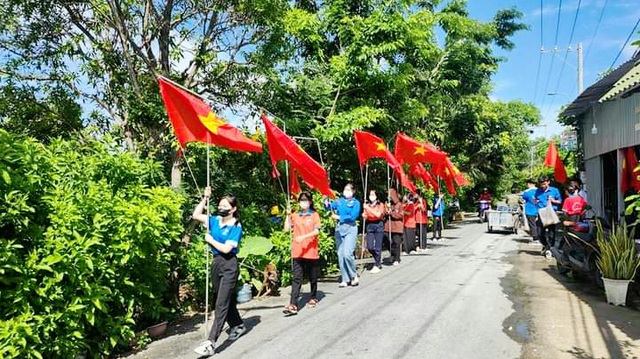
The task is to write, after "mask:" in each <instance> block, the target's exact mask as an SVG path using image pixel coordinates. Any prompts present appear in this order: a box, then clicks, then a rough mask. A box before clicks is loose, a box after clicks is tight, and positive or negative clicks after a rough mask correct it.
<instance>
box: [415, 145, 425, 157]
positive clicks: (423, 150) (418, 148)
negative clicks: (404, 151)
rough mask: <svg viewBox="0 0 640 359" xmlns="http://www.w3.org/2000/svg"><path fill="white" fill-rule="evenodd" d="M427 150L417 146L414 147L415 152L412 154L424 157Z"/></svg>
mask: <svg viewBox="0 0 640 359" xmlns="http://www.w3.org/2000/svg"><path fill="white" fill-rule="evenodd" d="M426 151H427V149H426V148H424V147H422V146H418V147H416V151H415V152H414V153H413V154H414V155H423V156H424V155H425V153H426Z"/></svg>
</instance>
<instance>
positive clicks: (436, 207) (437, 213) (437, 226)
mask: <svg viewBox="0 0 640 359" xmlns="http://www.w3.org/2000/svg"><path fill="white" fill-rule="evenodd" d="M444 207H445V205H444V194H442V193H440V194H439V195H438V196H437V197H436V198H434V199H433V210H432V211H431V215H432V216H433V238H432V239H433V240H434V241H435V240H438V241H439V240H441V239H442V216H443V215H444Z"/></svg>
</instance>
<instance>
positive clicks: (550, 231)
mask: <svg viewBox="0 0 640 359" xmlns="http://www.w3.org/2000/svg"><path fill="white" fill-rule="evenodd" d="M538 182H539V185H540V187H539V188H538V189H537V190H536V193H535V195H534V202H535V204H536V207H538V210H540V209H541V208H545V207H546V206H548V205H549V204H551V206H552V207H553V210H554V211H557V210H558V208H559V206H560V205H561V204H562V197H561V196H560V191H558V189H557V188H555V187H552V186H550V185H549V183H550V182H551V181H550V180H549V177H547V176H542V177H540V180H539V181H538ZM536 224H537V226H538V228H539V229H538V240H539V241H540V244H542V246H543V248H542V252H541V253H542V254H543V255H544V254H546V252H547V251H548V250H549V248H550V247H551V246H554V245H555V243H556V225H555V224H552V225H549V226H546V227H545V226H543V225H542V221H541V220H540V218H538V222H537V223H536Z"/></svg>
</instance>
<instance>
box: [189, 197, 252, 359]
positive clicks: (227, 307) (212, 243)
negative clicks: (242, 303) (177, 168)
mask: <svg viewBox="0 0 640 359" xmlns="http://www.w3.org/2000/svg"><path fill="white" fill-rule="evenodd" d="M210 197H211V188H210V187H207V188H205V190H204V197H203V199H202V201H201V202H200V203H199V204H198V205H197V206H196V208H195V209H194V210H193V215H192V218H193V219H195V220H197V221H199V222H200V223H202V224H203V225H205V226H206V227H207V228H208V230H207V234H206V235H205V241H206V242H207V244H208V245H209V247H210V249H211V252H212V253H213V268H212V271H211V274H212V276H211V277H212V280H213V298H214V299H213V300H214V302H215V319H214V322H213V327H212V328H211V331H210V332H209V337H208V340H206V341H204V342H203V343H202V344H200V345H199V346H198V347H197V348H195V349H194V351H195V352H196V353H197V354H198V355H206V356H210V355H213V354H214V353H215V342H216V341H217V340H218V337H219V336H220V333H222V328H223V327H224V323H225V322H228V323H229V326H230V327H231V332H230V334H229V339H230V340H236V339H238V338H239V337H240V336H241V335H242V334H244V333H245V332H246V330H247V329H246V327H245V326H244V323H243V322H242V318H241V317H240V313H238V308H237V306H236V283H237V281H238V274H239V268H238V258H237V257H236V256H237V254H238V248H239V247H240V240H241V238H242V225H241V224H240V212H239V211H238V201H237V200H236V198H235V197H233V196H225V197H222V199H221V200H220V202H218V215H217V216H208V215H207V214H206V213H204V210H205V207H206V206H207V204H208V203H209V198H210Z"/></svg>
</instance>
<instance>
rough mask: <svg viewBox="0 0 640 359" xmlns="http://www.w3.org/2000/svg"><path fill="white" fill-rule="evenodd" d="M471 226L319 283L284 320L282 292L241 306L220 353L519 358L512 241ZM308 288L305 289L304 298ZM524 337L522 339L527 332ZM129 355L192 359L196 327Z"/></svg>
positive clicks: (247, 355)
mask: <svg viewBox="0 0 640 359" xmlns="http://www.w3.org/2000/svg"><path fill="white" fill-rule="evenodd" d="M485 232H486V225H482V224H479V223H477V222H474V223H471V222H467V223H463V224H458V225H457V227H456V228H452V229H447V230H445V231H444V232H443V235H444V236H445V239H446V240H445V241H443V242H435V243H432V242H430V244H431V248H430V250H429V251H428V252H427V253H426V254H420V255H413V256H405V257H404V258H403V260H402V263H401V264H400V265H399V266H395V267H391V266H385V267H384V268H383V270H382V272H380V273H378V274H370V273H368V272H366V271H365V272H364V273H363V274H362V276H361V284H360V286H358V287H348V288H338V283H337V282H323V283H320V286H319V290H320V291H321V293H322V295H323V296H324V297H323V298H322V299H321V301H320V303H319V304H318V306H317V307H316V308H313V309H310V308H301V310H300V312H299V314H298V315H297V316H293V317H284V316H283V314H282V307H283V305H284V304H285V303H286V301H287V298H288V296H287V294H288V293H283V296H282V297H279V298H269V299H268V300H263V301H255V300H254V301H252V302H251V303H250V304H247V305H243V308H244V310H242V311H241V314H242V315H243V317H244V318H245V320H246V322H247V324H248V325H249V327H250V330H249V331H248V332H247V333H246V334H245V335H244V336H243V337H241V338H240V339H239V340H238V341H236V342H234V343H230V342H228V341H227V342H224V340H225V339H226V334H223V336H222V337H221V338H220V339H219V341H218V351H219V353H218V354H216V355H215V357H216V358H332V359H335V358H385V359H389V358H477V359H481V358H492V359H494V358H518V357H520V356H521V352H522V345H521V344H520V342H519V341H518V340H517V339H518V331H519V330H521V329H522V328H518V327H516V326H514V325H513V323H511V321H512V318H514V314H515V313H514V308H515V307H516V305H514V303H512V302H511V300H510V299H509V295H510V293H508V292H509V291H510V290H511V289H509V286H508V285H505V277H507V273H508V272H509V271H510V270H511V269H512V265H511V264H510V261H508V260H507V259H508V257H509V256H512V255H514V253H516V252H517V249H518V248H517V242H515V241H513V240H511V238H512V236H511V235H508V234H500V233H498V234H496V233H493V234H488V233H485ZM503 286H504V288H503ZM307 293H308V286H307V285H305V286H303V294H307ZM524 331H525V332H524V333H520V335H524V336H526V328H524ZM178 332H179V333H178V334H173V335H171V336H169V337H167V338H165V339H163V340H160V341H156V342H154V343H152V344H151V345H150V346H149V348H148V349H146V350H145V351H143V352H140V353H138V354H136V355H133V356H130V357H131V358H135V359H138V358H196V357H197V356H196V354H195V353H193V352H192V349H193V347H195V346H196V345H197V344H199V343H200V342H201V341H202V340H203V331H202V328H201V325H196V326H195V327H188V326H185V327H184V328H182V329H180V328H178Z"/></svg>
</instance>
